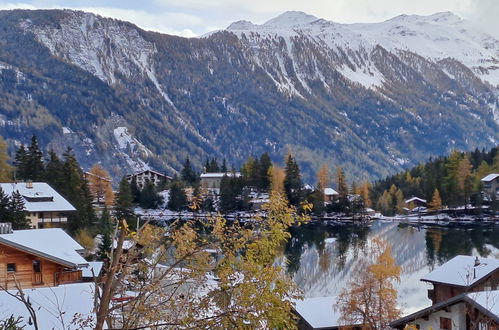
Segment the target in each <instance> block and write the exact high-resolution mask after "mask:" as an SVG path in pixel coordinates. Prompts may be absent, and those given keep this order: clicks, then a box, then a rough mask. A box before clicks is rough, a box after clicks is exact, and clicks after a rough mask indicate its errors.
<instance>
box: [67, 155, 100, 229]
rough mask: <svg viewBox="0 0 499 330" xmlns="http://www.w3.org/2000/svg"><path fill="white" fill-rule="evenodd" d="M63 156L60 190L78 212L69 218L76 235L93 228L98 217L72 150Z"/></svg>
mask: <svg viewBox="0 0 499 330" xmlns="http://www.w3.org/2000/svg"><path fill="white" fill-rule="evenodd" d="M63 156H64V163H63V166H62V169H63V173H62V174H63V179H62V182H64V185H63V186H62V187H61V188H60V189H61V191H60V193H61V195H63V196H64V197H65V198H66V199H67V200H68V201H69V202H70V203H71V204H72V205H73V206H74V207H75V208H76V210H77V211H76V212H72V213H71V214H69V216H68V229H69V231H70V232H71V233H73V234H76V232H78V231H80V230H82V229H85V228H87V227H89V226H91V225H92V224H93V223H94V222H95V220H96V217H95V212H94V209H93V207H92V196H91V194H90V190H89V189H88V185H87V181H86V180H85V176H84V174H83V171H82V169H81V167H80V164H79V163H78V161H77V160H76V157H75V155H74V153H73V151H72V150H71V148H68V149H67V150H66V152H64V154H63Z"/></svg>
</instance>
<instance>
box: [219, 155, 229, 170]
mask: <svg viewBox="0 0 499 330" xmlns="http://www.w3.org/2000/svg"><path fill="white" fill-rule="evenodd" d="M220 171H221V172H222V173H227V171H228V169H227V162H226V160H225V158H224V160H223V162H222V167H221V168H220Z"/></svg>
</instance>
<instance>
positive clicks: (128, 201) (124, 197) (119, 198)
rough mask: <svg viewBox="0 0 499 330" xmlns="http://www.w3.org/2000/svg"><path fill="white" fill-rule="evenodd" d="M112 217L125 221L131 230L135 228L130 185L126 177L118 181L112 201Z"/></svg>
mask: <svg viewBox="0 0 499 330" xmlns="http://www.w3.org/2000/svg"><path fill="white" fill-rule="evenodd" d="M114 217H115V218H116V219H117V220H118V221H120V220H126V221H127V223H128V226H130V227H131V228H135V227H136V221H135V220H136V217H135V213H134V212H133V197H132V189H131V187H130V183H128V180H127V179H126V177H123V178H122V179H121V181H120V185H119V188H118V193H117V194H116V197H115V201H114Z"/></svg>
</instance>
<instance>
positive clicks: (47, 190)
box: [0, 182, 76, 212]
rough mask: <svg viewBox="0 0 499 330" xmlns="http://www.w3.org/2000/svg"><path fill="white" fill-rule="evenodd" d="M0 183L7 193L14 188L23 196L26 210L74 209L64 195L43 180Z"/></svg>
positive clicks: (11, 191)
mask: <svg viewBox="0 0 499 330" xmlns="http://www.w3.org/2000/svg"><path fill="white" fill-rule="evenodd" d="M31 185H32V188H29V186H30V183H25V182H20V183H0V187H2V190H3V191H4V193H6V194H7V195H12V193H13V192H15V191H16V190H17V191H19V193H20V194H21V195H22V196H23V197H24V207H25V209H26V211H28V212H51V211H64V212H67V211H76V209H75V208H74V207H73V205H71V203H69V202H68V201H67V200H66V199H65V198H64V197H62V196H61V195H60V194H59V193H58V192H57V191H55V190H54V189H53V188H52V187H51V186H49V185H48V184H47V183H45V182H33V183H31Z"/></svg>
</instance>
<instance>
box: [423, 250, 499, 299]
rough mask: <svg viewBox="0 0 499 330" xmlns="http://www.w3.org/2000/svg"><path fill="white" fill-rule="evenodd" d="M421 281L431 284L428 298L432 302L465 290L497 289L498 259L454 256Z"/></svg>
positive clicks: (498, 286) (498, 287) (498, 282)
mask: <svg viewBox="0 0 499 330" xmlns="http://www.w3.org/2000/svg"><path fill="white" fill-rule="evenodd" d="M421 281H423V282H428V283H431V284H432V285H433V289H431V290H428V298H429V299H431V301H432V302H433V304H436V303H439V302H442V301H445V300H447V299H449V298H452V297H455V296H457V295H459V294H462V293H465V292H472V291H473V292H474V291H484V290H485V291H486V290H497V289H499V259H492V258H478V257H475V258H474V257H472V256H461V255H459V256H456V257H454V258H452V259H451V260H449V261H447V262H446V263H444V264H443V265H442V266H440V267H438V268H437V269H435V270H434V271H432V272H431V273H429V274H427V275H425V276H423V277H422V278H421Z"/></svg>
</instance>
